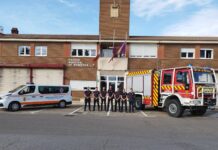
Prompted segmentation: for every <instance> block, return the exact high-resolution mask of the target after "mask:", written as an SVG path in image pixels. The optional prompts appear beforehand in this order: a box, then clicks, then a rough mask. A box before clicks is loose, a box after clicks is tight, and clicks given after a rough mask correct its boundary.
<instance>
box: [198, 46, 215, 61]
mask: <svg viewBox="0 0 218 150" xmlns="http://www.w3.org/2000/svg"><path fill="white" fill-rule="evenodd" d="M207 50H210V51H211V58H206V51H207ZM201 51H204V55H205V58H201V55H200V59H214V50H213V49H211V48H201V49H200V54H201Z"/></svg>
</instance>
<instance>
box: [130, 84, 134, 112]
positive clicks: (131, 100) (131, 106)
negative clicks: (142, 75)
mask: <svg viewBox="0 0 218 150" xmlns="http://www.w3.org/2000/svg"><path fill="white" fill-rule="evenodd" d="M128 99H129V112H134V107H135V93H134V92H133V89H132V88H131V89H130V92H129V93H128Z"/></svg>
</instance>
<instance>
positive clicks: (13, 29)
mask: <svg viewBox="0 0 218 150" xmlns="http://www.w3.org/2000/svg"><path fill="white" fill-rule="evenodd" d="M11 34H19V31H18V28H14V27H13V28H12V29H11Z"/></svg>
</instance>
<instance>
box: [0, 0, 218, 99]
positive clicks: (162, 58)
mask: <svg viewBox="0 0 218 150" xmlns="http://www.w3.org/2000/svg"><path fill="white" fill-rule="evenodd" d="M129 16H130V0H116V1H115V3H114V0H100V23H99V24H100V27H99V30H100V31H99V33H100V34H99V35H38V34H31V35H24V34H19V32H18V30H16V29H13V30H12V33H11V34H3V33H2V34H1V33H0V93H1V92H4V91H8V90H9V89H11V88H14V87H16V86H18V85H20V84H25V83H26V82H34V83H37V84H70V85H71V87H72V89H73V97H74V99H79V98H80V97H82V95H83V94H82V93H83V89H84V87H92V88H94V87H96V86H98V87H100V88H102V87H103V86H106V87H107V88H108V87H109V85H112V86H113V87H114V88H115V89H116V88H117V87H118V86H122V87H124V88H125V78H126V77H125V75H126V73H127V72H128V71H137V70H142V69H153V68H157V69H160V68H167V67H176V66H187V65H188V64H192V65H196V66H205V67H213V68H215V69H218V38H217V37H164V36H154V37H153V36H129ZM125 41H126V43H127V45H126V50H125V53H124V54H123V55H122V56H121V57H117V58H114V59H113V61H111V62H109V61H110V59H111V57H112V56H113V47H116V48H117V49H119V47H120V46H121V45H122V43H123V42H125ZM98 54H100V58H99V59H98V60H97V61H93V60H94V58H95V57H96V56H97V55H98Z"/></svg>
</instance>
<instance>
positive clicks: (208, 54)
mask: <svg viewBox="0 0 218 150" xmlns="http://www.w3.org/2000/svg"><path fill="white" fill-rule="evenodd" d="M200 58H201V59H213V50H212V49H201V50H200Z"/></svg>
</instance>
